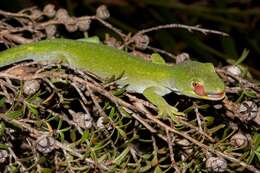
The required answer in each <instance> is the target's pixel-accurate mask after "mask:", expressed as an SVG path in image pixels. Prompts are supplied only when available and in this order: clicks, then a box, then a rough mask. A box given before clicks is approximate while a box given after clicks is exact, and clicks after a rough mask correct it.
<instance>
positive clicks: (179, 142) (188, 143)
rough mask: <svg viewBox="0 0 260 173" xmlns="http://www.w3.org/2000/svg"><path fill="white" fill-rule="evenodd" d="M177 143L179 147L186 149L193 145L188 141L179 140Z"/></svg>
mask: <svg viewBox="0 0 260 173" xmlns="http://www.w3.org/2000/svg"><path fill="white" fill-rule="evenodd" d="M176 143H177V144H178V145H181V146H185V147H187V146H190V145H191V143H190V141H188V140H187V139H181V140H178V141H177V142H176Z"/></svg>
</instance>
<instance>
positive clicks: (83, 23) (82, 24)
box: [78, 19, 91, 32]
mask: <svg viewBox="0 0 260 173" xmlns="http://www.w3.org/2000/svg"><path fill="white" fill-rule="evenodd" d="M90 23H91V20H89V19H85V20H79V21H78V27H79V30H80V31H82V32H84V31H87V30H88V29H89V27H90Z"/></svg>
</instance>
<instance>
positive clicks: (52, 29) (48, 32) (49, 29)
mask: <svg viewBox="0 0 260 173" xmlns="http://www.w3.org/2000/svg"><path fill="white" fill-rule="evenodd" d="M56 31H57V28H56V26H55V25H48V26H47V27H46V28H45V32H46V35H47V37H48V38H52V37H54V35H55V34H56Z"/></svg>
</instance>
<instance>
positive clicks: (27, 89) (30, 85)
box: [23, 80, 40, 95]
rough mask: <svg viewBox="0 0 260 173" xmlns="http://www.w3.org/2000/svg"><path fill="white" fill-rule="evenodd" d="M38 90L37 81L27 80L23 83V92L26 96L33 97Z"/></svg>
mask: <svg viewBox="0 0 260 173" xmlns="http://www.w3.org/2000/svg"><path fill="white" fill-rule="evenodd" d="M39 89H40V81H39V80H28V81H25V82H24V86H23V92H24V94H26V95H33V94H35V93H36V92H37V91H38V90H39Z"/></svg>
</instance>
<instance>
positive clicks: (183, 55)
mask: <svg viewBox="0 0 260 173" xmlns="http://www.w3.org/2000/svg"><path fill="white" fill-rule="evenodd" d="M189 59H190V55H189V54H188V53H185V52H184V53H181V54H179V55H177V56H176V64H181V63H183V62H184V61H187V60H189Z"/></svg>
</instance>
